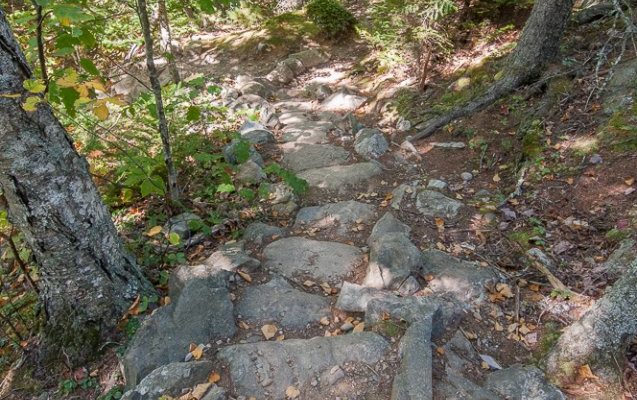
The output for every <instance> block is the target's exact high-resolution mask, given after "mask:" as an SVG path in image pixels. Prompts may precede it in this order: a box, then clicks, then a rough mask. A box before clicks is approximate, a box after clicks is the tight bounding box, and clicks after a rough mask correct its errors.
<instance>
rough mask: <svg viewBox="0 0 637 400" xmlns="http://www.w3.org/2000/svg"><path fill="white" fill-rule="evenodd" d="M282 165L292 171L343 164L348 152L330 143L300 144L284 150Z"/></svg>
mask: <svg viewBox="0 0 637 400" xmlns="http://www.w3.org/2000/svg"><path fill="white" fill-rule="evenodd" d="M284 151H285V154H283V159H282V160H281V162H282V164H283V166H284V167H285V168H287V169H290V170H292V171H294V172H301V171H305V170H307V169H314V168H323V167H331V166H334V165H340V164H345V163H346V162H347V159H348V158H349V152H348V151H347V150H345V149H344V148H342V147H340V146H333V145H331V144H301V145H296V146H294V147H289V148H287V149H285V150H284Z"/></svg>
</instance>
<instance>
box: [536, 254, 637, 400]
mask: <svg viewBox="0 0 637 400" xmlns="http://www.w3.org/2000/svg"><path fill="white" fill-rule="evenodd" d="M635 288H637V259H635V260H634V261H633V262H632V263H631V265H630V266H629V267H628V268H627V271H626V272H625V273H624V275H623V276H622V277H621V278H620V279H619V280H618V281H617V282H615V284H614V285H613V286H612V287H611V288H609V289H607V291H606V294H604V296H603V297H602V298H601V299H599V300H598V301H597V302H596V303H595V304H594V305H593V306H592V307H591V309H590V310H588V312H587V313H586V314H584V316H582V318H580V319H579V320H578V321H577V322H575V323H573V324H572V325H571V326H569V327H568V328H566V330H564V333H563V334H562V336H560V339H559V340H558V342H557V344H556V345H555V347H554V348H553V349H552V350H551V352H550V353H549V356H548V359H547V364H546V367H547V372H548V373H549V375H550V376H551V378H552V380H554V381H555V383H557V384H561V385H563V384H565V383H568V382H569V380H571V379H572V378H575V377H577V375H578V373H579V368H580V367H582V366H584V365H588V366H589V367H590V368H591V370H592V372H593V374H595V375H596V376H598V378H600V379H601V380H602V381H603V383H604V384H606V385H609V384H610V385H609V388H611V387H612V386H615V387H617V386H618V384H619V383H620V381H621V377H622V371H623V368H624V364H625V360H626V357H625V349H626V348H625V346H626V345H628V341H629V340H630V339H631V338H632V337H634V336H635V335H637V292H636V291H635ZM608 398H614V397H612V396H611V395H610V394H609V396H608Z"/></svg>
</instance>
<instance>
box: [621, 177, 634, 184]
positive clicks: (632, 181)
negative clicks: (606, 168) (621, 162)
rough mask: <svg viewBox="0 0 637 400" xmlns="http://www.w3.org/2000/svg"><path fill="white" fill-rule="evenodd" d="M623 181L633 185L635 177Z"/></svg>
mask: <svg viewBox="0 0 637 400" xmlns="http://www.w3.org/2000/svg"><path fill="white" fill-rule="evenodd" d="M624 183H625V184H626V185H628V186H633V184H634V183H635V178H628V179H626V180H625V181H624Z"/></svg>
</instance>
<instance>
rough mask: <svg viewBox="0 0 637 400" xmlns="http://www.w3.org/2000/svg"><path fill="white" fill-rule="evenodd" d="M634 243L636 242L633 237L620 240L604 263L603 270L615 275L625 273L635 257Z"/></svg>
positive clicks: (636, 251) (636, 254)
mask: <svg viewBox="0 0 637 400" xmlns="http://www.w3.org/2000/svg"><path fill="white" fill-rule="evenodd" d="M635 244H636V242H635V241H634V240H633V239H624V240H622V241H621V242H620V243H619V246H618V247H617V249H615V251H614V252H613V253H612V254H611V255H610V256H609V257H608V259H607V260H606V262H605V263H604V265H603V268H604V270H605V271H607V272H608V273H609V274H610V275H611V276H615V277H618V276H619V275H622V274H624V273H626V271H627V270H628V267H629V266H630V263H631V261H633V260H634V259H635V257H637V248H636V247H635Z"/></svg>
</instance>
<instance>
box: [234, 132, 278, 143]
mask: <svg viewBox="0 0 637 400" xmlns="http://www.w3.org/2000/svg"><path fill="white" fill-rule="evenodd" d="M241 138H242V139H244V140H246V141H248V142H249V143H251V144H266V143H276V139H275V138H274V134H273V133H272V132H270V131H269V130H267V129H253V130H250V131H247V132H244V133H242V134H241Z"/></svg>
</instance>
